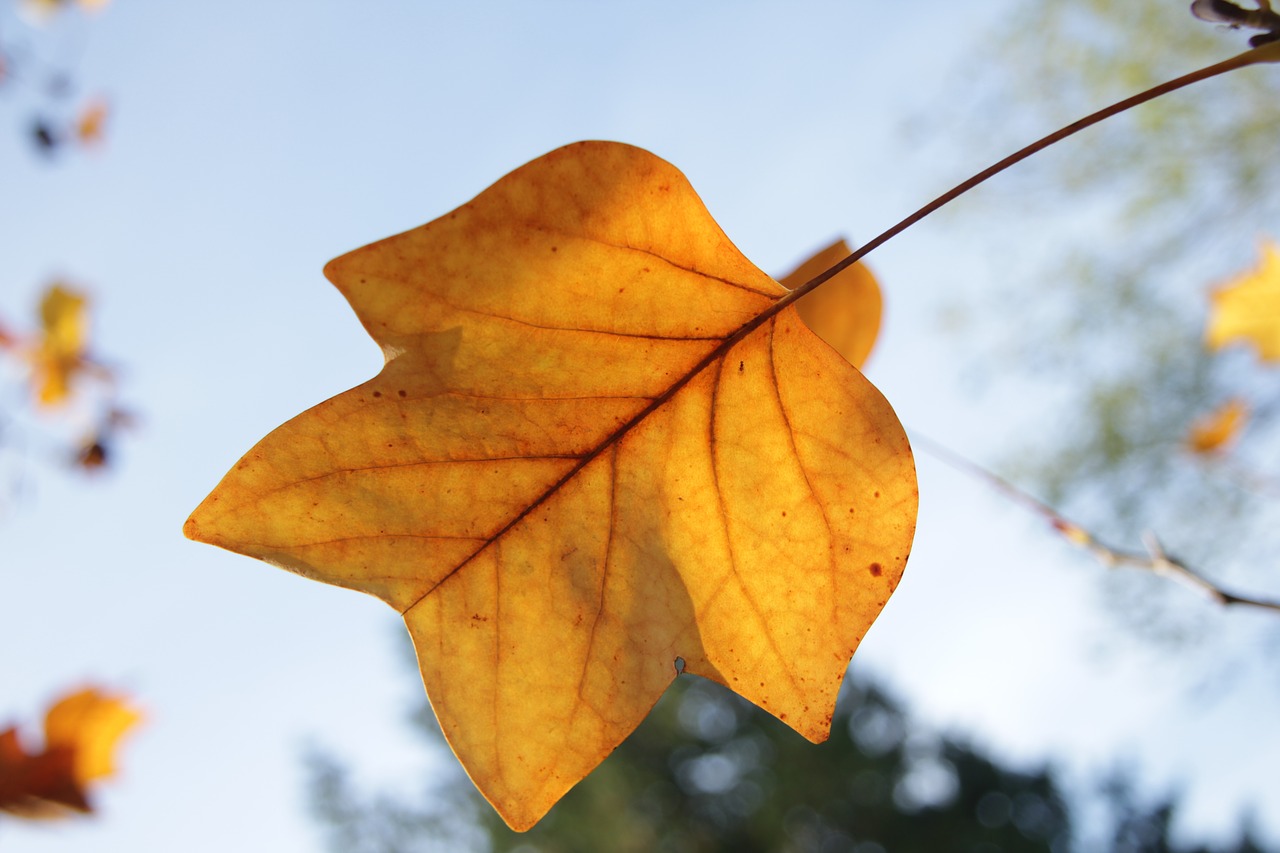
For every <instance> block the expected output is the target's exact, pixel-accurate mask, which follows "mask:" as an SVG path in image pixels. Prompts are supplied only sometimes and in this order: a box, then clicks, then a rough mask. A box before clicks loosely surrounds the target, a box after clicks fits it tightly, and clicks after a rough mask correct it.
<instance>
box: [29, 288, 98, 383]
mask: <svg viewBox="0 0 1280 853" xmlns="http://www.w3.org/2000/svg"><path fill="white" fill-rule="evenodd" d="M88 339H89V312H88V300H87V299H86V298H85V296H84V294H82V293H79V292H77V291H75V290H72V289H70V288H68V287H64V286H63V285H61V284H54V285H52V286H50V287H49V288H48V289H47V290H46V291H45V293H44V296H43V297H42V298H41V300H40V338H39V340H38V341H37V342H36V345H35V347H34V348H33V350H32V352H31V364H32V369H33V376H32V383H33V385H34V387H35V392H36V398H37V399H38V400H39V402H40V404H41V405H45V406H53V405H57V404H59V403H62V402H64V401H65V400H66V399H67V397H69V396H70V395H71V384H72V382H73V381H74V379H75V377H76V376H77V375H78V374H79V373H81V372H82V371H83V370H84V369H85V368H86V366H87V361H86V358H85V352H86V349H87V347H88V342H89V341H88Z"/></svg>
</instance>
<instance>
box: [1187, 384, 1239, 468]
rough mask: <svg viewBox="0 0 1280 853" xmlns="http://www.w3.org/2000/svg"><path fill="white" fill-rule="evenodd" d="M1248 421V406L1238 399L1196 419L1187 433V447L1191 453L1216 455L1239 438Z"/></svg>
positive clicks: (1233, 399)
mask: <svg viewBox="0 0 1280 853" xmlns="http://www.w3.org/2000/svg"><path fill="white" fill-rule="evenodd" d="M1248 421H1249V405H1248V403H1246V402H1245V401H1244V400H1241V399H1239V398H1238V397H1236V398H1232V399H1230V400H1228V401H1227V402H1225V403H1223V404H1222V405H1221V406H1219V407H1218V408H1216V409H1214V410H1213V411H1212V412H1209V413H1208V414H1206V415H1204V416H1202V417H1200V418H1197V419H1196V420H1195V421H1194V422H1193V423H1192V424H1191V428H1190V429H1189V430H1188V431H1187V447H1188V449H1190V450H1191V451H1192V452H1193V453H1201V454H1207V453H1217V452H1221V451H1223V450H1226V449H1227V447H1228V446H1229V445H1230V444H1231V443H1232V442H1234V441H1235V440H1236V438H1238V437H1239V435H1240V432H1241V431H1242V430H1243V429H1244V427H1245V424H1246V423H1248Z"/></svg>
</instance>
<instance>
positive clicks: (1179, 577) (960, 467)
mask: <svg viewBox="0 0 1280 853" xmlns="http://www.w3.org/2000/svg"><path fill="white" fill-rule="evenodd" d="M911 444H912V446H913V447H914V448H916V449H917V450H922V451H924V452H925V453H927V454H929V455H930V456H932V457H933V458H935V459H937V460H938V461H940V462H943V463H945V464H946V465H949V466H951V467H952V468H954V469H956V470H957V471H960V472H962V473H965V474H968V475H969V476H971V477H974V478H976V479H978V480H981V481H983V482H985V483H987V484H988V485H989V486H991V487H993V488H994V489H995V490H996V491H998V492H1000V493H1001V494H1003V495H1004V496H1005V497H1007V498H1009V499H1010V500H1011V501H1013V502H1014V503H1016V504H1019V505H1020V506H1022V507H1024V508H1026V509H1028V510H1030V511H1031V512H1034V513H1035V514H1036V515H1039V516H1040V517H1041V518H1043V519H1044V520H1045V521H1047V522H1048V523H1049V525H1050V526H1051V527H1052V528H1053V529H1054V530H1056V531H1057V532H1058V533H1059V534H1061V536H1062V537H1063V538H1064V539H1066V540H1067V541H1068V542H1070V543H1071V544H1072V545H1075V546H1076V547H1077V548H1081V549H1083V550H1084V551H1086V552H1088V553H1089V554H1090V555H1091V556H1092V557H1093V558H1094V559H1095V560H1097V561H1098V562H1099V563H1101V564H1102V565H1104V566H1106V567H1107V568H1122V567H1123V568H1131V569H1142V570H1144V571H1148V572H1151V573H1153V574H1157V575H1161V576H1164V577H1168V578H1172V579H1174V580H1176V581H1180V582H1181V583H1183V584H1184V585H1186V586H1189V587H1191V588H1192V589H1195V590H1196V591H1198V592H1200V593H1201V594H1202V595H1204V596H1205V597H1207V598H1208V599H1209V600H1210V601H1215V602H1217V603H1218V604H1222V605H1231V604H1238V605H1244V606H1248V607H1258V608H1261V609H1263V610H1273V611H1276V612H1278V613H1280V600H1277V599H1272V598H1259V597H1255V596H1251V595H1240V594H1238V593H1234V592H1228V591H1227V590H1225V589H1223V588H1222V587H1221V586H1218V585H1217V584H1216V583H1214V582H1213V581H1211V580H1209V579H1208V578H1207V577H1205V576H1204V575H1202V574H1200V573H1199V572H1197V571H1195V570H1194V569H1192V568H1190V567H1189V566H1187V565H1186V564H1185V563H1183V562H1182V561H1181V560H1178V559H1176V558H1174V557H1171V556H1169V555H1168V554H1167V553H1165V550H1164V548H1163V547H1162V546H1161V544H1160V541H1159V540H1158V539H1156V537H1155V534H1154V533H1151V532H1149V531H1148V532H1146V533H1144V534H1143V536H1142V542H1143V545H1144V546H1145V547H1146V551H1145V552H1139V551H1126V550H1123V549H1121V548H1114V547H1112V546H1110V545H1107V544H1106V543H1104V542H1102V541H1100V540H1098V539H1097V538H1096V537H1094V536H1093V535H1092V534H1091V533H1089V532H1088V531H1087V530H1085V529H1084V528H1083V527H1081V526H1080V525H1078V524H1076V523H1075V522H1073V521H1071V520H1069V519H1067V518H1066V517H1064V516H1063V515H1062V514H1061V513H1060V512H1058V511H1057V510H1055V509H1054V508H1053V507H1051V506H1049V505H1048V504H1047V503H1045V502H1044V501H1041V500H1039V499H1037V498H1035V497H1033V496H1031V495H1030V494H1028V493H1027V492H1025V491H1023V490H1022V489H1020V488H1018V487H1017V486H1015V485H1013V483H1010V482H1009V481H1008V480H1006V479H1004V478H1003V477H1001V476H1000V475H998V474H995V473H993V472H991V471H988V470H987V469H986V468H983V467H982V466H981V465H978V464H977V463H976V462H973V461H972V460H970V459H967V458H965V457H964V456H961V455H960V454H958V453H956V452H955V451H953V450H951V449H950V448H948V447H945V446H944V445H941V444H939V443H938V442H936V441H934V440H932V439H930V438H926V437H925V436H922V435H920V433H918V432H915V431H914V430H913V431H912V433H911Z"/></svg>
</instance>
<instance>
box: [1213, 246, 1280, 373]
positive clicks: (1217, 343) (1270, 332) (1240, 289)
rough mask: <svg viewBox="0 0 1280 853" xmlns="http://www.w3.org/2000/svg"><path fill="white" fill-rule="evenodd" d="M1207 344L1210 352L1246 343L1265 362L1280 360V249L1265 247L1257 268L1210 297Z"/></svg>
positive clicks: (1227, 284)
mask: <svg viewBox="0 0 1280 853" xmlns="http://www.w3.org/2000/svg"><path fill="white" fill-rule="evenodd" d="M1211 300H1212V303H1211V305H1210V308H1209V326H1208V329H1207V330H1206V331H1205V342H1206V344H1207V345H1208V346H1209V348H1210V349H1221V348H1222V347H1224V346H1226V345H1228V344H1232V343H1236V342H1244V343H1249V344H1252V345H1253V346H1255V347H1257V349H1258V355H1259V356H1260V357H1261V358H1262V359H1263V360H1265V361H1280V246H1277V245H1276V244H1275V243H1274V242H1272V241H1270V240H1268V241H1266V242H1264V243H1263V244H1262V260H1261V262H1260V263H1259V264H1258V266H1257V267H1256V268H1255V269H1253V270H1251V271H1249V272H1247V273H1243V274H1241V275H1240V276H1237V277H1236V278H1234V279H1232V280H1231V281H1229V282H1227V283H1226V284H1225V285H1223V286H1222V287H1221V288H1219V289H1218V290H1217V291H1215V292H1214V293H1213V295H1212V297H1211Z"/></svg>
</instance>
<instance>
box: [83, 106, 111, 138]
mask: <svg viewBox="0 0 1280 853" xmlns="http://www.w3.org/2000/svg"><path fill="white" fill-rule="evenodd" d="M108 113H109V110H108V106H107V102H106V100H105V99H103V98H94V99H93V100H92V101H90V102H89V103H87V104H86V105H85V107H84V109H82V110H81V111H80V116H79V118H77V119H76V138H77V139H79V140H80V142H81V143H82V144H85V145H96V144H97V143H99V142H101V141H102V136H103V131H104V129H105V127H106V123H107V115H108Z"/></svg>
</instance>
